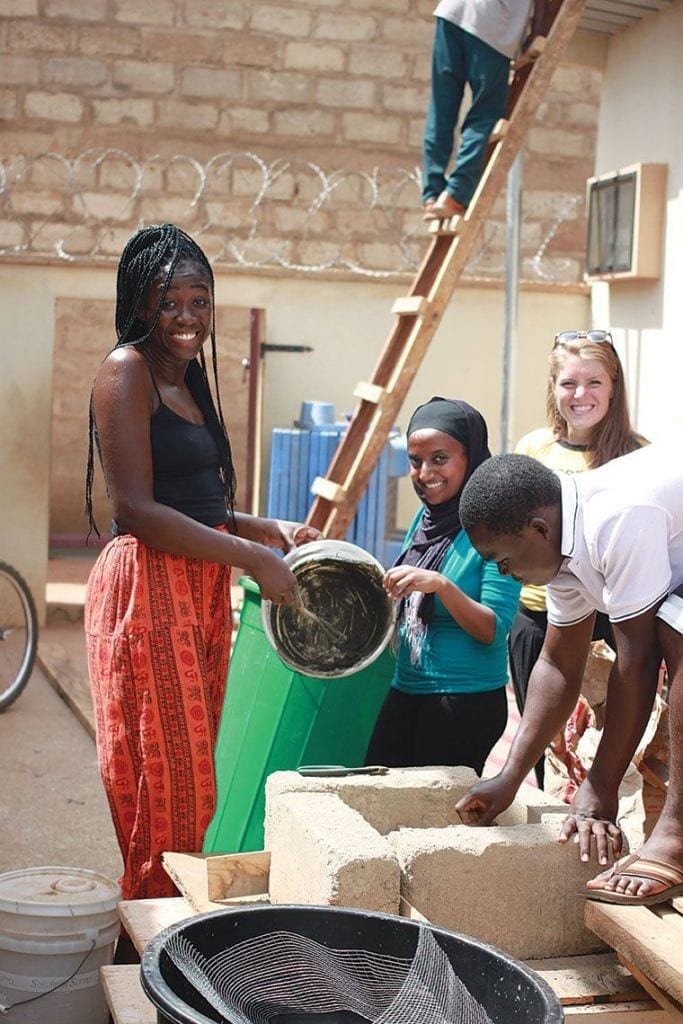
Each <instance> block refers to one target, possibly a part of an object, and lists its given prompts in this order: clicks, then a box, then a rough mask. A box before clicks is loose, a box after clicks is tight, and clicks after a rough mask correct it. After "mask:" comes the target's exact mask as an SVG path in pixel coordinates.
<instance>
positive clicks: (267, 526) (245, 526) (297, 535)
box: [235, 512, 322, 554]
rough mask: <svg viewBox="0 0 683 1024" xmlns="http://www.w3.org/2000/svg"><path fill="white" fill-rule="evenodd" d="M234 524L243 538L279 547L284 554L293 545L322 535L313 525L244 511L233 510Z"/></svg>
mask: <svg viewBox="0 0 683 1024" xmlns="http://www.w3.org/2000/svg"><path fill="white" fill-rule="evenodd" d="M235 526H236V527H237V531H236V532H237V535H238V536H239V537H242V538H243V539H244V540H253V541H256V543H257V544H265V545H266V546H267V547H269V548H279V550H280V551H284V553H285V554H287V552H288V551H291V550H292V548H294V547H299V546H300V545H301V544H305V543H307V542H308V541H313V540H320V538H321V537H322V533H321V532H320V530H318V529H317V528H316V527H315V526H307V525H306V524H305V523H293V522H290V521H289V520H288V519H265V518H263V517H262V516H250V515H248V514H246V513H245V512H235Z"/></svg>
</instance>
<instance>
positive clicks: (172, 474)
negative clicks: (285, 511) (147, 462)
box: [112, 370, 228, 535]
mask: <svg viewBox="0 0 683 1024" xmlns="http://www.w3.org/2000/svg"><path fill="white" fill-rule="evenodd" d="M150 376H151V378H152V383H153V384H154V389H155V391H156V393H157V397H158V399H159V407H158V408H157V409H156V410H155V411H154V412H153V413H152V416H151V419H150V425H149V433H150V441H151V445H152V469H153V487H154V500H155V501H158V502H159V504H160V505H169V506H170V507H171V508H174V509H176V511H177V512H182V513H183V515H186V516H189V518H190V519H195V520H196V521H197V522H198V523H203V524H204V525H205V526H221V525H223V524H224V523H227V521H228V514H227V509H226V504H225V494H224V491H223V485H222V483H221V479H220V475H219V468H220V459H219V452H218V445H217V444H216V442H215V440H214V438H213V436H212V434H211V431H210V430H209V428H208V427H207V426H206V424H205V423H202V424H198V423H191V422H190V420H186V419H185V417H184V416H180V415H179V413H177V412H174V411H173V409H169V407H168V406H167V405H165V404H164V402H163V400H162V398H161V394H160V392H159V388H158V386H157V382H156V381H155V379H154V375H153V374H152V372H151V370H150ZM112 532H113V533H114V534H115V535H116V534H118V533H119V532H120V531H119V530H118V528H117V525H116V523H115V522H114V523H112Z"/></svg>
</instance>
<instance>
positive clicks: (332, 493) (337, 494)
mask: <svg viewBox="0 0 683 1024" xmlns="http://www.w3.org/2000/svg"><path fill="white" fill-rule="evenodd" d="M311 493H312V494H315V495H316V497H318V498H324V499H325V501H331V502H334V504H338V503H339V502H340V501H343V500H344V498H345V497H346V489H345V488H344V487H342V485H341V484H336V483H335V482H334V480H328V479H327V477H324V476H317V477H316V478H315V480H314V481H313V483H312V484H311Z"/></svg>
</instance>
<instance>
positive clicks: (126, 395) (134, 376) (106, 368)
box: [93, 348, 298, 603]
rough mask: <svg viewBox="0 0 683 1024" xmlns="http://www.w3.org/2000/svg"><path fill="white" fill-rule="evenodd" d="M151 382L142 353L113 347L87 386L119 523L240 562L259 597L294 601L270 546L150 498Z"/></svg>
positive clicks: (180, 551)
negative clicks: (90, 384) (198, 520)
mask: <svg viewBox="0 0 683 1024" xmlns="http://www.w3.org/2000/svg"><path fill="white" fill-rule="evenodd" d="M152 403H153V397H152V387H151V382H150V376H149V371H148V369H147V366H146V364H145V361H144V357H143V356H142V355H141V354H140V353H139V352H136V351H135V350H134V349H132V348H123V349H115V350H114V352H112V353H111V354H110V355H109V356H108V357H107V358H106V359H105V361H104V363H103V364H102V366H101V367H100V370H99V372H98V374H97V378H96V380H95V385H94V388H93V410H94V415H95V422H96V423H97V430H98V436H99V441H100V450H101V454H102V464H103V469H104V475H105V479H106V482H107V490H108V493H109V498H110V500H111V503H112V507H113V512H114V518H115V520H116V522H117V524H118V526H119V528H120V529H121V530H122V531H123V532H126V533H131V534H133V535H134V536H135V537H138V538H139V539H140V540H141V541H142V542H143V543H145V544H148V545H150V546H151V547H154V548H157V549H159V550H160V551H167V552H169V553H172V554H177V555H183V556H185V557H188V558H201V559H205V560H208V561H213V562H220V563H222V564H224V565H239V566H241V567H242V568H243V569H244V570H245V571H246V572H248V573H249V574H250V575H251V576H253V577H254V579H255V580H256V581H257V583H258V584H259V586H260V587H261V592H262V594H263V596H264V597H267V598H269V599H270V600H272V601H275V602H277V603H279V602H281V601H283V600H284V601H294V600H295V599H296V597H297V594H298V586H297V582H296V579H295V577H294V574H293V573H292V572H291V571H290V570H289V568H288V567H287V566H286V565H285V564H284V563H283V562H282V559H280V558H278V557H277V555H275V554H274V553H273V552H272V551H269V550H268V549H267V548H266V547H263V546H262V545H261V544H258V543H255V542H254V541H252V540H248V539H242V538H241V537H237V536H232V535H231V534H229V533H224V532H221V531H219V530H213V529H212V528H211V527H209V526H204V525H203V524H202V523H198V522H196V521H195V520H193V519H190V518H189V517H188V516H185V515H183V514H182V513H181V512H177V511H176V510H175V509H172V508H169V507H168V506H167V505H162V504H160V503H158V502H156V501H155V500H154V488H153V478H152V450H151V443H150V432H149V424H150V417H151V414H152Z"/></svg>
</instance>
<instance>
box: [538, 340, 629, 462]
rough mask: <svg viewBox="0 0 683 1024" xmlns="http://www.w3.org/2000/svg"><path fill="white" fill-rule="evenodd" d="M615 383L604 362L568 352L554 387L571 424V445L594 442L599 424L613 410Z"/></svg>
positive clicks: (558, 401)
mask: <svg viewBox="0 0 683 1024" xmlns="http://www.w3.org/2000/svg"><path fill="white" fill-rule="evenodd" d="M613 390H614V389H613V384H612V380H611V377H610V375H609V373H608V372H607V368H606V367H605V365H604V363H602V362H600V360H598V359H582V358H581V356H578V355H574V354H572V353H569V352H568V353H567V354H566V356H565V357H564V359H563V360H562V364H561V366H560V367H559V370H558V373H557V377H556V378H555V383H554V387H553V395H554V397H555V404H556V405H557V409H558V411H559V413H560V416H562V418H563V420H564V421H565V422H566V424H567V440H568V441H569V442H570V443H571V444H590V440H591V434H592V432H593V430H594V429H595V427H597V425H598V424H599V423H601V422H602V420H603V419H604V418H605V416H606V415H607V413H608V412H609V403H610V399H611V397H612V392H613Z"/></svg>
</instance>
